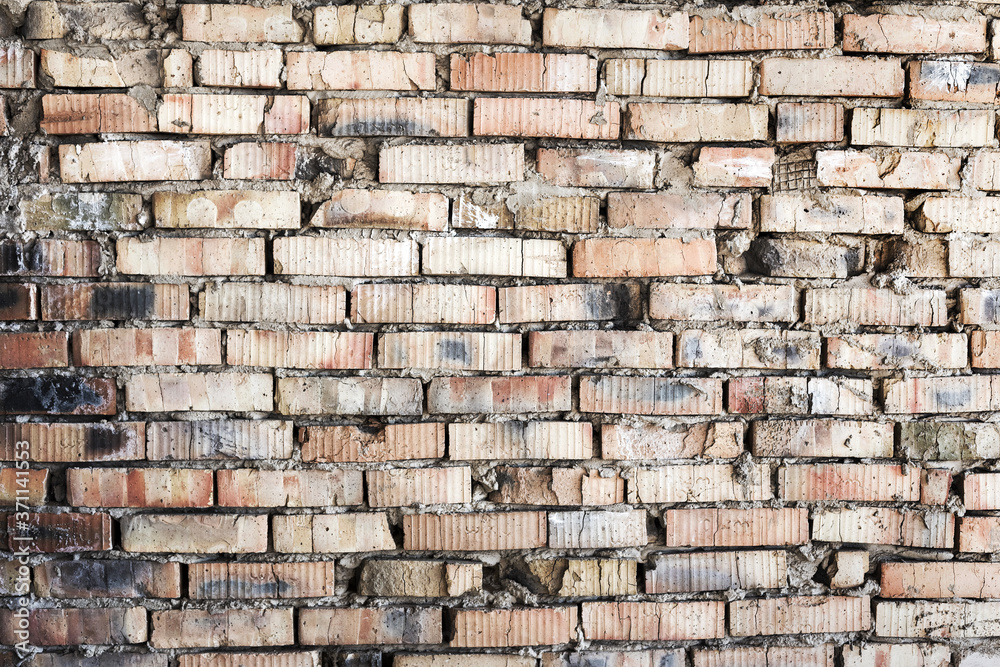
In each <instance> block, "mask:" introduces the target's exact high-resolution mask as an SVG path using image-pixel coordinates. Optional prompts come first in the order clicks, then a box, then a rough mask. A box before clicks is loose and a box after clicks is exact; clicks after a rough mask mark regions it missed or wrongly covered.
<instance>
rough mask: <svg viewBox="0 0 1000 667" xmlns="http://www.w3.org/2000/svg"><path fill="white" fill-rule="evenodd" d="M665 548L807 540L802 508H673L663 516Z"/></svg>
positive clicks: (786, 543) (806, 520)
mask: <svg viewBox="0 0 1000 667" xmlns="http://www.w3.org/2000/svg"><path fill="white" fill-rule="evenodd" d="M663 523H664V526H665V527H666V546H667V547H675V548H676V547H683V548H687V547H761V546H789V545H794V544H806V543H808V542H809V512H808V510H805V509H793V508H783V509H768V508H753V509H675V510H667V511H666V512H665V513H664V515H663Z"/></svg>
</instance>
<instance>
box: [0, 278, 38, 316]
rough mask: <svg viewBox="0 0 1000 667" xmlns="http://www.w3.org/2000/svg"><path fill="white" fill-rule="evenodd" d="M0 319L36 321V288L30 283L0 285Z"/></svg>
mask: <svg viewBox="0 0 1000 667" xmlns="http://www.w3.org/2000/svg"><path fill="white" fill-rule="evenodd" d="M0 318H3V319H4V320H7V321H11V320H37V319H38V286H37V285H35V284H32V283H28V284H24V285H15V284H11V283H5V284H3V285H0Z"/></svg>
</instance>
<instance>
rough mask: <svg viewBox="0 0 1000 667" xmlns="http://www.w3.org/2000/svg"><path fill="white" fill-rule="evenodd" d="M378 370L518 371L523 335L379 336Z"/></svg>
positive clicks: (388, 334)
mask: <svg viewBox="0 0 1000 667" xmlns="http://www.w3.org/2000/svg"><path fill="white" fill-rule="evenodd" d="M378 366H379V368H399V369H404V368H431V369H447V370H474V371H516V370H520V368H521V336H520V334H500V333H460V332H439V331H433V332H432V331H426V332H407V333H387V334H382V335H381V336H380V337H379V360H378Z"/></svg>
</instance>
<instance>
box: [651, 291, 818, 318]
mask: <svg viewBox="0 0 1000 667" xmlns="http://www.w3.org/2000/svg"><path fill="white" fill-rule="evenodd" d="M649 316H650V318H651V319H656V320H704V321H712V322H794V321H796V320H798V293H797V291H796V290H795V288H794V287H792V286H791V285H738V286H737V285H675V284H671V283H653V285H652V286H651V287H650V296H649Z"/></svg>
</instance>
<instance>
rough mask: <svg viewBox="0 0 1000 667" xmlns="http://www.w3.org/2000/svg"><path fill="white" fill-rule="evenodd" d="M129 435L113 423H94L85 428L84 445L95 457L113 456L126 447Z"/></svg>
mask: <svg viewBox="0 0 1000 667" xmlns="http://www.w3.org/2000/svg"><path fill="white" fill-rule="evenodd" d="M130 436H131V434H129V433H126V432H125V431H123V430H122V429H121V428H119V427H118V426H116V425H115V424H94V425H92V426H91V427H90V428H88V429H87V434H86V436H85V437H86V441H85V444H84V447H85V448H86V450H87V453H89V454H92V455H94V456H97V457H106V456H113V455H114V454H117V453H118V452H120V451H122V450H125V449H128V445H129V440H130V439H131V438H130Z"/></svg>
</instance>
